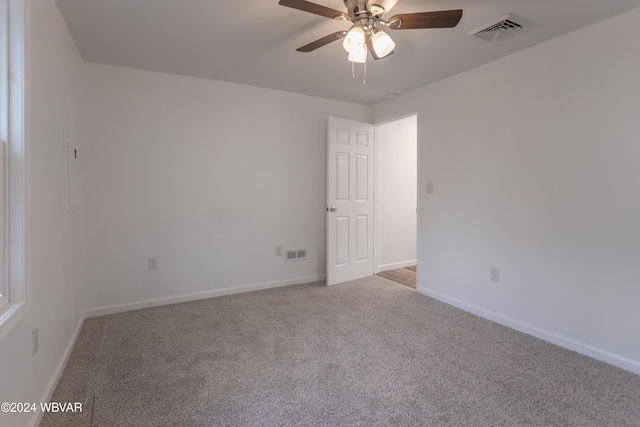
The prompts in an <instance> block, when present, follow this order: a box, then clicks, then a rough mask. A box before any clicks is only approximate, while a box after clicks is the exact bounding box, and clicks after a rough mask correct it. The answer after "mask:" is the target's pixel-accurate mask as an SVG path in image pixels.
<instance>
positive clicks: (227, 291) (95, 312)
mask: <svg viewBox="0 0 640 427" xmlns="http://www.w3.org/2000/svg"><path fill="white" fill-rule="evenodd" d="M322 280H325V276H324V275H318V276H309V277H298V278H296V279H288V280H279V281H273V282H264V283H257V284H254V285H245V286H238V287H233V288H224V289H215V290H212V291H204V292H196V293H192V294H185V295H177V296H173V297H167V298H157V299H150V300H144V301H136V302H131V303H125V304H116V305H109V306H105V307H97V308H91V309H89V310H87V312H86V315H85V317H97V316H104V315H107V314H115V313H123V312H125V311H131V310H139V309H141V308H150V307H158V306H161V305H169V304H177V303H181V302H188V301H196V300H200V299H207V298H213V297H219V296H223V295H233V294H240V293H244V292H251V291H258V290H261V289H270V288H279V287H282V286H290V285H301V284H304V283H313V282H319V281H322Z"/></svg>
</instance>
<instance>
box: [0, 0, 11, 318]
mask: <svg viewBox="0 0 640 427" xmlns="http://www.w3.org/2000/svg"><path fill="white" fill-rule="evenodd" d="M0 8H1V10H0V28H1V29H2V33H1V34H0V67H1V69H0V144H2V147H0V202H1V203H0V280H1V281H2V284H1V285H0V309H2V307H4V306H6V305H7V304H8V303H9V283H8V280H7V277H6V274H5V272H6V271H7V269H6V268H5V264H6V260H5V256H4V255H5V253H6V251H5V248H6V243H7V242H6V239H5V236H6V235H7V232H6V231H7V230H6V225H7V224H6V223H5V218H6V215H5V207H6V200H5V195H6V194H7V191H6V189H5V183H6V179H5V174H6V171H7V167H6V165H5V159H6V151H7V137H8V134H9V132H8V128H9V126H8V119H9V112H8V107H9V99H8V98H9V97H8V92H9V90H8V89H9V82H8V77H9V61H8V60H9V55H8V54H9V49H8V47H9V31H8V30H9V14H8V12H9V8H8V3H7V1H6V0H3V1H2V3H0Z"/></svg>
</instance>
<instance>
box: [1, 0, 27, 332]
mask: <svg viewBox="0 0 640 427" xmlns="http://www.w3.org/2000/svg"><path fill="white" fill-rule="evenodd" d="M24 56H25V55H24V2H23V1H22V0H0V145H1V146H0V326H4V324H5V323H6V321H7V320H8V319H9V318H11V317H12V314H14V313H15V312H16V311H17V310H18V309H19V308H20V307H21V306H22V303H23V302H24V296H25V290H24V200H25V197H24V153H25V149H24V88H25V84H24V75H25V73H24Z"/></svg>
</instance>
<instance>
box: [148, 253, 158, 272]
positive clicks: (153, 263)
mask: <svg viewBox="0 0 640 427" xmlns="http://www.w3.org/2000/svg"><path fill="white" fill-rule="evenodd" d="M148 265H149V270H157V269H158V257H157V256H150V257H149V264H148Z"/></svg>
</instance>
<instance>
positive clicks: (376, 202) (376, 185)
mask: <svg viewBox="0 0 640 427" xmlns="http://www.w3.org/2000/svg"><path fill="white" fill-rule="evenodd" d="M410 116H416V139H417V144H416V145H417V147H416V148H417V149H416V163H417V164H416V167H417V181H418V182H417V183H416V189H417V193H418V194H417V195H416V205H417V213H416V220H417V224H416V265H417V273H416V281H417V283H416V290H419V289H420V283H422V272H423V268H421V267H422V266H421V259H422V251H423V249H422V243H421V239H420V236H421V234H422V233H421V230H422V221H421V215H420V213H421V211H422V209H421V206H422V196H423V195H422V193H423V191H422V189H423V186H422V185H421V183H422V176H421V169H420V141H421V138H420V136H421V131H420V108H412V109H408V110H405V111H403V112H401V113H397V114H393V115H389V116H385V117H383V118H381V119H379V120H377V121H375V123H374V125H373V126H374V132H373V133H374V162H375V167H374V169H373V171H374V172H373V174H374V175H373V194H374V196H373V274H378V273H379V272H380V271H379V269H378V264H379V253H380V240H379V238H380V237H379V236H380V234H379V224H378V221H379V209H380V199H379V194H378V191H379V189H380V176H379V174H378V171H379V169H380V155H379V154H380V153H379V150H380V144H379V138H380V132H379V131H378V127H379V126H380V125H384V124H386V123H390V122H395V121H397V120H401V119H404V118H406V117H410ZM424 187H425V188H426V184H425V186H424Z"/></svg>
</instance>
